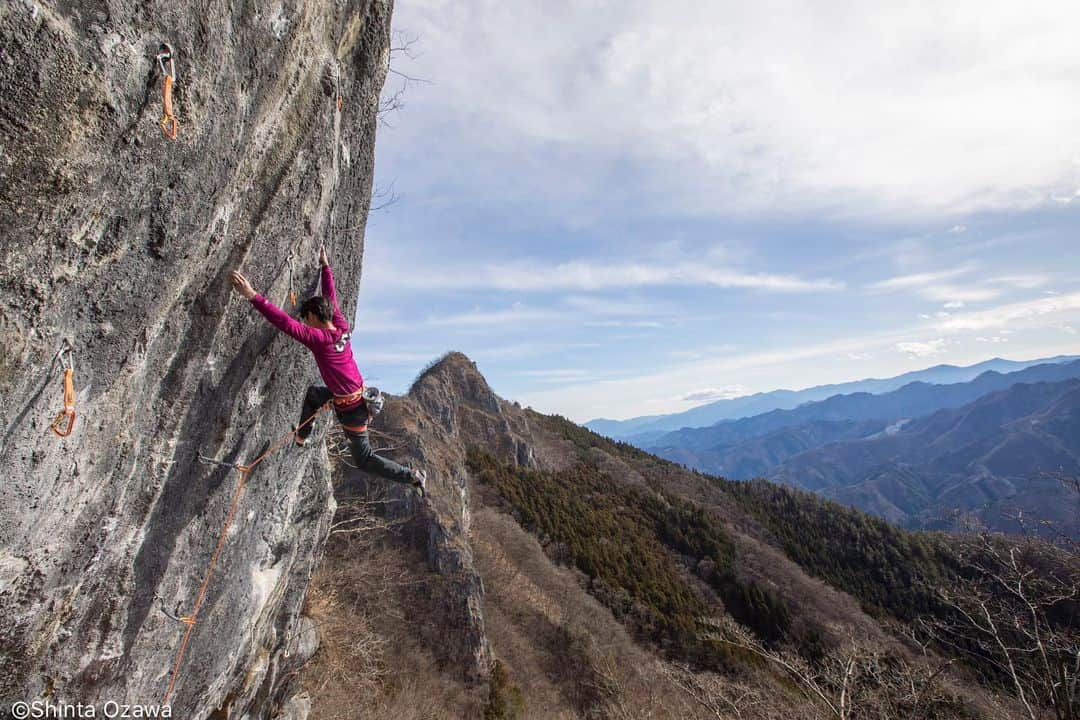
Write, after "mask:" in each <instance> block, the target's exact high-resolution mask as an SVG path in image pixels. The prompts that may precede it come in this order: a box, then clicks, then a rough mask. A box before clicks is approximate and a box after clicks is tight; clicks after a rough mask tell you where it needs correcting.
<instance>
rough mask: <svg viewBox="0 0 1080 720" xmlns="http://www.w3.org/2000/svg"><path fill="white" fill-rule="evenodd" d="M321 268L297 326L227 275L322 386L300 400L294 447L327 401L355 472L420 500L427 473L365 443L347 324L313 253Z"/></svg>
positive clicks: (244, 282) (326, 265)
mask: <svg viewBox="0 0 1080 720" xmlns="http://www.w3.org/2000/svg"><path fill="white" fill-rule="evenodd" d="M319 263H320V264H321V265H322V292H323V294H322V295H316V296H315V297H310V298H308V299H307V300H305V301H304V302H302V303H301V304H300V319H301V320H302V321H303V322H298V321H297V320H294V319H293V318H292V317H290V316H289V315H288V314H287V313H285V312H284V311H283V310H281V309H280V308H278V307H276V306H275V305H274V304H273V303H272V302H270V301H269V300H267V299H266V298H265V297H263V296H262V295H260V294H258V293H257V292H255V288H253V287H252V286H251V283H250V282H248V279H247V278H246V277H244V276H243V274H241V273H240V271H238V270H234V271H233V272H232V274H231V278H232V284H233V289H234V290H236V292H238V293H240V294H241V295H243V296H244V297H245V298H247V299H248V300H250V301H251V304H252V305H253V306H255V309H256V310H258V311H259V312H260V313H262V314H263V316H264V317H265V318H266V319H267V320H268V321H270V324H271V325H273V326H274V327H276V328H277V329H278V330H280V331H281V332H283V333H285V334H286V335H288V336H289V337H291V338H293V339H294V340H297V341H299V342H301V343H303V344H304V345H305V346H306V347H307V349H308V350H310V351H311V354H312V355H314V356H315V364H316V365H318V366H319V374H320V375H322V379H323V382H325V383H326V385H325V386H323V385H312V386H311V387H309V388H308V390H307V394H306V395H305V396H304V407H303V410H302V411H301V414H300V422H299V423H298V425H297V428H298V429H297V431H296V444H297V445H300V446H303V445H304V444H305V443H306V442H307V439H308V436H309V435H311V427H312V424H313V423H310V422H308V420H309V419H310V418H311V416H312V415H314V414H315V413H316V412H317V411H318V410H319V408H321V407H322V406H323V405H325V404H326V403H327V402H329V401H330V400H333V402H334V412H335V413H336V414H337V418H338V422H340V423H341V427H342V429H344V431H345V437H346V438H347V439H348V441H349V447H350V448H351V449H352V455H353V459H355V460H356V465H357V467H360V468H362V469H364V470H367V471H369V472H373V473H375V474H377V475H381V476H382V477H385V478H389V479H391V480H394V481H397V482H400V483H406V484H409V485H412V486H413V487H415V488H416V489H417V490H418V491H419V493H420V495H421V496H423V494H424V491H425V490H426V489H427V474H426V473H425V472H424V471H423V470H414V469H412V468H409V467H405V466H403V465H398V464H397V463H396V462H393V461H392V460H387V459H386V458H384V457H380V456H379V455H376V454H375V453H374V452H373V451H372V449H371V443H370V441H369V440H368V433H367V424H368V422H369V421H370V419H371V416H370V414H369V412H368V408H367V404H366V402H365V400H364V379H363V377H362V376H361V375H360V370H359V368H357V367H356V360H355V359H354V358H353V353H352V346H351V345H350V343H349V324H348V323H347V322H346V321H345V316H344V315H342V314H341V308H339V307H338V301H337V293H336V292H335V291H334V275H333V273H331V272H330V262H329V261H328V260H327V259H326V249H325V248H320V250H319Z"/></svg>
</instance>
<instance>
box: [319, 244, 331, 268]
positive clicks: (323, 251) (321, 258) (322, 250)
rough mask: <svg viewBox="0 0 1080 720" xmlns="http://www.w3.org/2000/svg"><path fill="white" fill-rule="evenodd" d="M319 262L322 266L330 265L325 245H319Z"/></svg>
mask: <svg viewBox="0 0 1080 720" xmlns="http://www.w3.org/2000/svg"><path fill="white" fill-rule="evenodd" d="M319 264H320V265H322V266H323V267H330V260H329V259H328V258H327V257H326V246H325V245H320V246H319Z"/></svg>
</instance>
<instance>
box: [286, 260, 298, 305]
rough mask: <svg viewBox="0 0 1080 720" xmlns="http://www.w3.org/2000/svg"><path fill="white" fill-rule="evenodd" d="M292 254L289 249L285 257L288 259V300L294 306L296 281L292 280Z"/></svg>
mask: <svg viewBox="0 0 1080 720" xmlns="http://www.w3.org/2000/svg"><path fill="white" fill-rule="evenodd" d="M292 256H293V254H292V251H290V252H289V256H288V258H286V259H287V260H288V262H289V302H290V303H292V306H293V307H296V283H295V282H294V281H293V259H292Z"/></svg>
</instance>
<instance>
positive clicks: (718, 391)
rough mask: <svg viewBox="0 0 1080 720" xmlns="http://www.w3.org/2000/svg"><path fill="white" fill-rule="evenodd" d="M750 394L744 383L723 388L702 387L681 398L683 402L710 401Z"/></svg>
mask: <svg viewBox="0 0 1080 720" xmlns="http://www.w3.org/2000/svg"><path fill="white" fill-rule="evenodd" d="M747 394H749V391H748V390H747V389H746V388H745V387H743V386H742V385H730V386H728V387H722V388H702V389H701V390H694V391H693V392H689V393H687V394H685V395H683V396H682V397H680V398H679V399H680V400H682V401H683V402H692V403H701V402H710V401H712V400H730V399H731V398H737V397H742V396H743V395H747Z"/></svg>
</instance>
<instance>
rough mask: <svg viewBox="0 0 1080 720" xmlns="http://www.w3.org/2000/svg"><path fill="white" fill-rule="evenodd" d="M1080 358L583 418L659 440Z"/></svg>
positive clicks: (605, 428) (980, 366)
mask: <svg viewBox="0 0 1080 720" xmlns="http://www.w3.org/2000/svg"><path fill="white" fill-rule="evenodd" d="M1077 359H1080V356H1075V355H1061V356H1057V357H1051V358H1042V359H1036V360H1019V361H1018V360H1005V359H1003V358H993V359H990V360H986V361H984V362H980V363H977V364H975V365H969V366H965V367H960V366H956V365H935V366H934V367H930V368H926V369H924V370H917V371H914V372H909V373H904V374H902V375H897V376H896V377H891V378H869V379H865V380H856V381H853V382H847V383H839V384H833V385H818V386H815V387H811V388H806V389H804V390H773V391H771V392H761V393H755V394H753V395H747V396H745V397H738V398H730V399H725V400H717V401H715V402H711V403H707V404H705V405H699V406H698V407H695V408H691V409H690V410H686V411H683V412H680V413H671V414H666V415H648V416H643V417H636V418H630V419H627V420H608V419H604V418H597V419H595V420H590V421H588V422H587V423H585V427H587V428H589V429H590V430H593V431H594V432H598V433H600V434H601V435H606V436H608V437H610V438H614V439H617V440H627V441H629V442H633V443H634V444H636V445H644V444H655V441H656V439H657V438H658V437H659V436H660V435H662V434H663V433H665V432H670V431H672V430H679V429H681V428H688V427H689V428H694V427H707V426H709V425H713V424H714V423H716V422H719V421H721V420H732V419H738V418H743V417H751V416H753V415H760V414H762V413H766V412H769V411H771V410H790V409H792V408H796V407H798V406H800V405H802V404H804V403H808V402H814V401H817V400H824V399H826V398H829V397H832V396H834V395H846V394H853V393H870V394H880V393H886V392H889V391H891V390H896V389H899V388H901V387H903V386H905V385H908V384H910V383H913V382H922V383H927V384H931V385H946V384H953V383H962V382H967V381H969V380H973V379H974V378H976V377H978V376H979V375H982V374H983V373H985V372H988V371H993V372H999V373H1012V372H1016V371H1018V370H1023V369H1024V368H1028V367H1031V366H1033V365H1041V364H1047V363H1055V364H1056V363H1063V362H1069V361H1072V360H1077Z"/></svg>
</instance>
